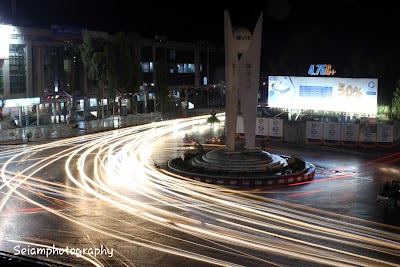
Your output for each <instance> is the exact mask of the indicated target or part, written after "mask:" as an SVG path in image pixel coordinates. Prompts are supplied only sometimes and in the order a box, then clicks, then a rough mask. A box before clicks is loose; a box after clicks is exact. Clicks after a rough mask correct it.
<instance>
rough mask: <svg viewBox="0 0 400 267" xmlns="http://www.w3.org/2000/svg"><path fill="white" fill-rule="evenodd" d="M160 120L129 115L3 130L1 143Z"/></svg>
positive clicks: (145, 116)
mask: <svg viewBox="0 0 400 267" xmlns="http://www.w3.org/2000/svg"><path fill="white" fill-rule="evenodd" d="M159 119H160V114H159V113H158V112H152V113H147V114H135V115H133V114H129V115H128V116H121V117H119V116H114V117H108V118H105V119H104V120H100V119H99V120H90V121H78V122H76V123H72V124H65V123H63V124H46V125H35V126H27V127H23V128H12V129H2V130H1V133H0V141H1V142H2V143H6V144H8V143H23V142H26V141H28V139H29V141H41V140H49V139H57V138H63V137H69V136H77V135H82V134H87V133H95V132H100V131H107V130H112V129H116V128H121V127H129V126H135V125H140V124H146V123H151V122H154V121H157V120H159Z"/></svg>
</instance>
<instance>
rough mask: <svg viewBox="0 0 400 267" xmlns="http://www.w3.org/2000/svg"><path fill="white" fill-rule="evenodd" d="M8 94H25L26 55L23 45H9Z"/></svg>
mask: <svg viewBox="0 0 400 267" xmlns="http://www.w3.org/2000/svg"><path fill="white" fill-rule="evenodd" d="M9 60H10V92H11V93H12V94H13V93H14V94H18V93H24V92H26V53H25V45H21V44H11V45H10V57H9Z"/></svg>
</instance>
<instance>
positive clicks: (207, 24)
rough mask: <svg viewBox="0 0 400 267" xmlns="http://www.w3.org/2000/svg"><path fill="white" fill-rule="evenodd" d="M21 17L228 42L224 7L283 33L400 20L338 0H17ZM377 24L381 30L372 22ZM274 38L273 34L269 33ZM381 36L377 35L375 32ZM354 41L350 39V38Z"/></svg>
mask: <svg viewBox="0 0 400 267" xmlns="http://www.w3.org/2000/svg"><path fill="white" fill-rule="evenodd" d="M15 1H16V17H17V18H18V19H20V21H21V19H24V20H25V22H28V21H30V22H31V23H32V25H34V26H39V27H49V26H50V25H52V24H63V25H71V26H81V27H83V28H91V29H94V30H104V31H109V32H111V31H118V30H124V31H133V32H137V33H140V34H141V35H143V36H145V37H146V36H154V35H156V34H164V35H167V36H168V38H169V39H171V40H172V39H179V41H180V40H188V41H191V40H193V39H201V40H209V41H213V40H217V41H223V12H224V10H225V9H227V10H229V12H230V16H231V20H232V24H234V25H233V26H244V27H247V28H249V29H250V30H252V29H253V28H254V26H255V23H256V21H257V19H258V16H259V15H260V13H261V12H263V13H264V23H263V29H264V32H272V33H275V34H279V35H281V36H284V35H285V34H287V33H288V32H292V31H297V30H300V31H302V30H310V29H313V28H314V29H320V30H323V31H331V32H333V33H336V32H342V33H344V34H349V33H354V32H355V33H357V32H360V31H361V32H364V31H366V30H368V31H369V30H373V32H372V33H376V31H375V30H378V29H379V31H382V30H383V31H385V30H384V28H388V27H389V28H392V29H393V28H394V27H392V26H391V25H390V24H392V23H395V22H396V20H397V19H396V17H397V14H396V9H395V7H396V6H395V4H394V1H385V0H382V1H379V2H377V3H375V4H374V2H371V1H361V0H335V1H316V0H307V1H290V0H264V1H263V0H260V1H251V0H250V1H242V2H243V3H244V4H241V5H239V4H237V3H236V1H216V0H214V1H186V2H184V1H179V2H178V1H175V2H176V4H175V3H174V2H173V1H160V2H158V1H157V2H156V1H105V0H96V1H95V0H34V1H33V0H15ZM11 3H12V0H0V16H3V18H7V17H9V16H10V14H11ZM375 23H377V24H378V25H377V26H376V29H373V28H374V27H375V26H373V24H375ZM270 37H272V36H270ZM371 37H372V38H376V37H378V36H376V35H375V36H371ZM349 41H351V40H347V42H349Z"/></svg>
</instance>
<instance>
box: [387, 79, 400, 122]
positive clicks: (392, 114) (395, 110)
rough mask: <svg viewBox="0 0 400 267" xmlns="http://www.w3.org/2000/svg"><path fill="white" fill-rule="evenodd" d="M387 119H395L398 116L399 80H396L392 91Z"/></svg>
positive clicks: (399, 99)
mask: <svg viewBox="0 0 400 267" xmlns="http://www.w3.org/2000/svg"><path fill="white" fill-rule="evenodd" d="M389 114H390V116H389V119H390V120H392V121H396V120H398V119H399V118H400V80H398V81H397V86H396V89H395V91H394V92H393V98H392V105H391V107H390V113H389Z"/></svg>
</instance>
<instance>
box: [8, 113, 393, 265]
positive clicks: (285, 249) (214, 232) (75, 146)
mask: <svg viewBox="0 0 400 267" xmlns="http://www.w3.org/2000/svg"><path fill="white" fill-rule="evenodd" d="M207 117H208V116H202V117H198V118H196V119H193V118H190V119H181V120H178V121H163V122H159V123H154V124H148V125H141V126H136V127H130V128H122V129H118V130H116V131H113V132H112V133H111V134H110V133H98V134H92V135H88V136H87V137H86V139H85V142H82V137H77V138H70V139H66V140H59V141H56V142H52V143H50V144H45V145H40V146H31V147H29V150H26V149H21V150H15V151H14V153H15V154H14V156H11V155H7V157H9V159H8V160H7V161H6V162H5V164H4V166H3V168H2V172H1V175H2V180H3V183H4V185H5V186H7V187H8V188H9V190H8V192H7V193H6V194H4V195H3V198H2V201H1V203H0V211H1V210H2V209H4V207H5V204H6V203H7V201H8V200H9V199H10V197H11V196H17V197H19V198H23V199H25V200H26V201H27V202H29V203H30V204H33V205H35V206H37V207H41V208H43V209H44V210H46V211H48V212H51V213H53V214H55V215H57V216H60V217H61V218H64V219H66V220H69V221H71V222H74V223H77V224H79V225H81V226H84V227H87V228H89V229H92V230H95V231H98V232H101V233H102V234H105V235H108V236H112V237H114V238H118V239H120V240H123V241H125V242H129V243H132V244H138V245H140V246H146V247H148V248H151V249H155V250H159V251H163V252H166V253H171V254H175V255H180V256H182V257H188V258H192V259H196V260H200V261H204V262H210V263H212V264H216V265H222V266H226V265H229V266H234V265H237V266H240V264H235V262H236V260H235V258H236V259H238V258H243V259H247V260H249V259H251V260H252V261H254V262H259V263H260V264H265V263H269V264H271V265H274V264H276V265H280V264H281V262H273V261H272V260H271V259H270V258H269V257H268V255H269V254H273V255H278V256H283V257H288V258H292V259H294V260H301V261H305V262H307V261H309V262H313V263H317V264H324V265H327V266H354V265H361V266H399V265H398V264H397V263H396V262H398V261H399V259H400V243H399V242H400V235H399V234H396V233H393V232H392V231H386V230H378V229H375V228H374V226H375V225H377V224H375V223H373V222H368V221H360V220H357V219H353V218H349V217H344V216H340V215H338V214H332V213H328V212H326V211H320V210H316V209H311V208H307V207H302V206H299V205H295V204H290V203H287V202H283V201H275V200H273V199H269V198H265V197H260V196H256V195H253V194H251V193H243V192H239V191H235V190H231V189H228V188H224V187H220V186H217V185H210V184H204V183H201V182H197V181H194V180H190V179H187V178H185V177H180V176H178V175H172V174H169V173H168V172H166V171H162V170H160V169H158V168H156V167H155V165H154V164H153V161H152V152H153V151H154V150H156V149H157V144H158V143H159V142H161V141H160V140H165V139H166V138H168V137H167V136H168V135H171V134H172V133H174V132H176V130H177V129H188V128H189V129H190V127H193V126H194V125H202V124H204V123H205V120H206V118H207ZM222 119H223V118H221V120H222ZM56 146H57V147H64V149H62V150H61V151H60V152H57V153H53V154H52V156H50V157H47V158H40V159H39V158H34V159H32V158H33V156H32V155H34V153H35V152H37V151H39V152H43V151H47V150H50V149H52V148H54V147H56ZM27 153H28V154H29V155H27ZM165 153H169V151H165ZM26 160H33V163H32V164H31V165H30V166H29V167H27V168H25V169H24V170H21V172H20V173H18V174H15V173H12V172H11V171H10V170H9V169H11V165H12V163H14V164H15V162H18V161H21V162H23V161H26ZM56 161H64V162H65V172H66V176H67V177H66V179H68V181H70V182H72V183H73V184H74V185H75V186H76V187H75V188H74V187H72V189H73V190H75V191H76V192H81V193H82V195H79V196H78V195H74V194H71V193H66V190H63V189H67V188H68V187H67V186H66V185H65V187H62V186H61V185H60V184H55V183H51V182H48V181H46V179H45V177H43V178H41V177H39V173H40V171H42V170H44V169H46V168H51V166H50V165H51V164H52V163H54V162H56ZM121 182H122V183H121ZM28 185H29V186H28ZM68 190H71V188H68ZM39 192H40V194H44V196H47V197H48V198H51V199H53V200H56V198H57V196H60V195H62V197H63V199H64V200H62V201H63V203H68V204H69V205H70V206H74V205H75V204H73V201H69V200H68V199H69V198H71V199H72V198H73V197H75V198H76V197H79V198H82V199H85V200H86V201H95V202H96V203H97V205H99V204H100V203H101V204H103V205H105V206H106V207H107V208H106V210H110V209H115V210H118V211H120V212H125V213H127V214H129V216H128V217H131V216H135V217H137V218H139V219H141V220H146V221H149V222H151V223H155V224H158V225H160V226H162V227H168V228H170V229H171V231H170V233H169V234H165V233H161V231H160V232H155V231H154V230H151V229H150V228H146V227H144V226H137V225H136V226H135V227H141V229H144V230H146V231H151V232H153V233H157V234H159V235H163V236H165V237H169V238H172V239H174V240H177V241H179V242H182V244H185V243H188V244H189V243H190V244H191V245H193V247H192V249H188V248H185V245H183V246H181V247H171V246H170V245H168V243H167V242H165V243H160V242H158V243H157V242H154V241H152V240H148V239H145V238H143V237H141V236H137V235H135V234H133V233H131V232H129V233H125V232H124V231H122V230H120V229H118V230H116V229H106V228H104V226H102V225H100V224H97V223H96V222H93V221H90V222H88V221H85V220H84V219H81V218H75V217H74V214H73V213H68V214H67V213H66V212H64V211H62V210H56V209H54V208H51V207H48V206H46V205H43V204H41V203H39V202H38V201H35V200H34V199H32V198H30V194H28V193H31V194H38V193H39ZM76 207H77V208H81V209H83V208H84V207H80V206H79V204H76ZM96 212H98V213H99V214H100V215H102V216H105V217H109V218H110V220H116V221H120V220H121V219H117V218H113V217H112V213H111V212H107V213H105V212H106V211H102V210H101V209H99V210H96ZM341 218H343V219H345V220H347V221H350V222H345V221H344V220H340V219H341ZM121 223H123V224H126V225H130V224H131V223H132V222H131V221H130V220H129V219H127V220H121ZM379 227H381V228H382V227H383V226H382V225H379ZM398 230H399V229H397V231H398ZM176 231H180V232H182V233H185V234H188V235H190V236H192V237H193V238H191V240H185V239H182V238H179V237H178V236H175V234H174V233H176ZM288 233H290V235H289V236H288V235H287V234H288ZM180 236H181V235H180ZM165 240H167V239H165ZM194 240H198V241H197V242H196V241H194ZM326 242H328V243H326ZM333 244H342V245H339V246H334V245H333ZM344 245H345V246H347V247H350V249H346V250H345V249H339V248H338V247H343V246H344ZM194 247H198V248H199V249H200V250H199V251H201V252H199V251H196V250H194ZM239 248H240V249H239ZM212 250H214V251H218V253H220V254H222V255H223V254H226V255H230V258H231V259H232V260H231V262H227V261H226V257H221V258H218V257H217V256H216V255H217V254H215V253H213V254H212V255H213V256H209V255H208V254H207V253H205V252H204V253H205V254H201V253H202V252H203V251H212ZM378 256H379V257H378ZM390 258H391V260H388V259H390ZM222 259H225V260H222ZM95 264H99V265H100V264H101V263H95Z"/></svg>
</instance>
